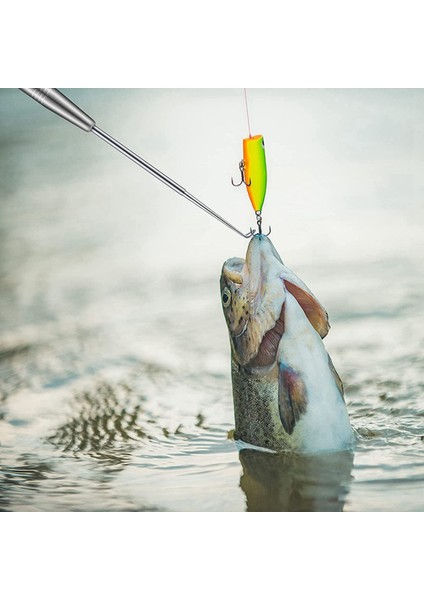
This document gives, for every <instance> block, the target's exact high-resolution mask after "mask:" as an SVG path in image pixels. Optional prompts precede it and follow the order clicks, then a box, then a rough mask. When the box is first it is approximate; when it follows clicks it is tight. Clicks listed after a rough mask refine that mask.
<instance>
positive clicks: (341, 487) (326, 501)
mask: <svg viewBox="0 0 424 600" xmlns="http://www.w3.org/2000/svg"><path fill="white" fill-rule="evenodd" d="M239 458H240V462H241V465H242V467H243V474H242V476H241V478H240V487H241V489H242V490H243V492H244V493H245V495H246V510H247V511H249V512H264V511H268V512H279V511H288V512H306V511H311V512H315V511H317V512H328V511H336V512H341V511H343V509H344V505H345V500H346V496H347V494H348V493H349V488H350V482H351V480H352V477H351V472H352V468H353V453H351V452H334V453H328V454H316V455H305V454H303V455H302V454H289V453H285V454H273V453H270V452H263V451H258V450H253V449H243V450H241V451H240V453H239Z"/></svg>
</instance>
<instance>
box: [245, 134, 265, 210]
mask: <svg viewBox="0 0 424 600" xmlns="http://www.w3.org/2000/svg"><path fill="white" fill-rule="evenodd" d="M243 163H244V181H245V183H246V188H247V193H248V194H249V198H250V202H251V203H252V206H253V209H254V211H255V212H257V211H261V210H262V206H263V203H264V200H265V193H266V182H267V173H266V160H265V146H264V138H263V136H262V135H254V136H251V137H248V138H245V139H244V140H243Z"/></svg>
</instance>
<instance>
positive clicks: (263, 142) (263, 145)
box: [262, 138, 265, 148]
mask: <svg viewBox="0 0 424 600" xmlns="http://www.w3.org/2000/svg"><path fill="white" fill-rule="evenodd" d="M262 148H265V140H264V138H262Z"/></svg>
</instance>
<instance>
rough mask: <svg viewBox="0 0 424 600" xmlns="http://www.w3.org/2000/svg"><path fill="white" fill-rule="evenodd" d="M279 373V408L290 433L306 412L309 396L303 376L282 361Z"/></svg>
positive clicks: (285, 426)
mask: <svg viewBox="0 0 424 600" xmlns="http://www.w3.org/2000/svg"><path fill="white" fill-rule="evenodd" d="M279 369H280V370H279V375H278V408H279V411H280V418H281V422H282V424H283V427H284V429H285V430H286V431H287V433H288V434H289V435H291V434H292V433H293V430H294V426H295V425H296V423H297V422H298V420H299V419H300V417H301V416H302V414H304V413H305V412H306V409H307V406H308V398H307V393H306V386H305V384H304V382H303V379H302V378H301V376H300V375H299V374H298V373H296V371H294V370H293V369H292V368H291V367H289V366H287V365H285V364H284V363H280V365H279Z"/></svg>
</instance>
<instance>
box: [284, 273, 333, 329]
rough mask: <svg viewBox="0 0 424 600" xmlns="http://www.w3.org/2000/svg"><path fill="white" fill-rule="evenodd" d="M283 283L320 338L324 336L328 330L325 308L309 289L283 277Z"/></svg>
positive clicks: (328, 324)
mask: <svg viewBox="0 0 424 600" xmlns="http://www.w3.org/2000/svg"><path fill="white" fill-rule="evenodd" d="M284 285H285V286H286V288H287V290H288V291H289V292H290V294H291V295H292V296H294V297H295V298H296V300H297V302H298V304H299V305H300V307H301V308H302V309H303V312H304V313H305V315H306V316H307V317H308V319H309V322H310V324H311V325H312V327H313V328H314V329H315V331H317V332H318V333H319V334H320V336H321V337H322V338H324V337H325V336H326V335H327V333H328V332H329V330H330V323H329V321H328V314H327V311H326V310H325V308H324V307H323V306H322V305H321V304H320V303H319V302H318V300H317V299H316V298H315V296H313V295H312V293H310V292H309V291H306V290H304V289H302V288H301V287H299V285H296V284H295V283H293V282H292V281H289V280H288V279H286V278H285V277H284Z"/></svg>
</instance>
